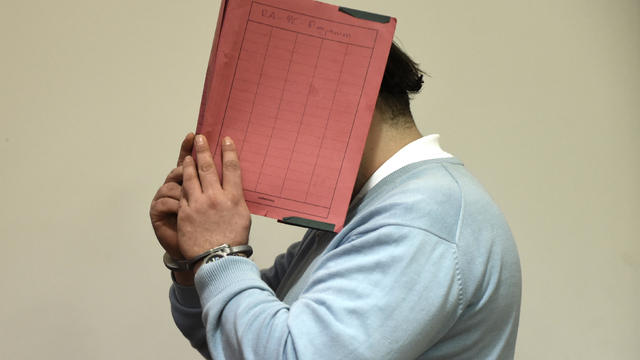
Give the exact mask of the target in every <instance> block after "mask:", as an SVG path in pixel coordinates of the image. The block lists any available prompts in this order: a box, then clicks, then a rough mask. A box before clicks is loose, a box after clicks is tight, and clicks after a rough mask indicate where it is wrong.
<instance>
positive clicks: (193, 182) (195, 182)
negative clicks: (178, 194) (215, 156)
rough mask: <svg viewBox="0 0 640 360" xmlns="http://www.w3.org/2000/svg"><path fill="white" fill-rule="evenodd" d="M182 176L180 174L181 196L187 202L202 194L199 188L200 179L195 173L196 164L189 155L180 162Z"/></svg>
mask: <svg viewBox="0 0 640 360" xmlns="http://www.w3.org/2000/svg"><path fill="white" fill-rule="evenodd" d="M182 166H183V168H184V169H183V174H182V194H183V197H184V198H185V199H186V200H187V201H188V200H189V199H191V198H193V196H195V195H197V194H201V193H202V187H200V179H198V173H197V172H196V164H195V162H194V161H193V158H192V157H191V156H190V155H187V157H185V158H184V161H183V162H182Z"/></svg>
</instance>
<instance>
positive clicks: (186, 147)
mask: <svg viewBox="0 0 640 360" xmlns="http://www.w3.org/2000/svg"><path fill="white" fill-rule="evenodd" d="M193 138H194V135H193V133H192V132H190V133H188V134H187V136H185V138H184V140H182V145H180V155H178V166H180V165H182V162H183V161H184V158H186V157H187V156H188V155H191V150H192V149H193Z"/></svg>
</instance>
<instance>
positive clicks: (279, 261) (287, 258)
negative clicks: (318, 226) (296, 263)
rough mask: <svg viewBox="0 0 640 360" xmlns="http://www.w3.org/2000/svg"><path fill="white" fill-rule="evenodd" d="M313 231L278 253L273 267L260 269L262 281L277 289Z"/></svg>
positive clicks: (272, 288) (274, 289)
mask: <svg viewBox="0 0 640 360" xmlns="http://www.w3.org/2000/svg"><path fill="white" fill-rule="evenodd" d="M311 233H312V230H309V231H307V232H306V233H305V235H304V237H303V238H302V240H300V241H298V242H295V243H293V244H292V245H290V246H289V248H287V251H286V252H285V253H282V254H280V255H278V256H277V257H276V260H275V261H274V263H273V265H272V266H271V267H269V268H267V269H262V270H260V276H261V278H262V281H264V282H265V283H267V285H268V286H269V287H270V288H271V290H273V291H276V290H277V289H278V286H279V285H280V281H281V280H282V278H283V277H284V274H286V273H287V270H288V269H289V267H290V266H291V263H292V262H293V259H295V257H296V256H297V255H298V251H299V250H300V247H301V246H302V244H303V243H304V242H305V240H306V239H308V238H309V235H310V234H311Z"/></svg>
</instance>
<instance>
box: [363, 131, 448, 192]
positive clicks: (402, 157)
mask: <svg viewBox="0 0 640 360" xmlns="http://www.w3.org/2000/svg"><path fill="white" fill-rule="evenodd" d="M450 157H453V155H451V154H449V153H447V152H445V151H443V150H442V148H440V135H439V134H431V135H427V136H423V137H421V138H420V139H417V140H414V141H412V142H410V143H408V144H407V145H405V146H404V147H402V148H401V149H400V150H398V152H396V153H395V154H393V156H391V157H390V158H389V159H387V161H385V162H384V163H383V164H382V165H381V166H380V167H379V168H378V169H377V170H376V171H375V172H374V173H373V175H371V177H370V178H369V179H368V180H367V182H366V183H364V185H363V186H362V189H360V192H359V193H358V195H356V197H354V198H353V200H352V201H351V203H356V202H357V201H358V200H360V199H361V198H362V197H364V196H365V195H366V194H367V192H368V191H369V190H371V188H373V187H374V186H375V185H376V184H377V183H379V182H380V180H382V179H384V178H385V177H387V176H388V175H390V174H391V173H393V172H394V171H396V170H398V169H400V168H402V167H405V166H407V165H409V164H413V163H415V162H419V161H424V160H433V159H441V158H450Z"/></svg>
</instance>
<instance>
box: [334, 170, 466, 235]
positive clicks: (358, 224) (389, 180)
mask: <svg viewBox="0 0 640 360" xmlns="http://www.w3.org/2000/svg"><path fill="white" fill-rule="evenodd" d="M443 160H446V159H443ZM450 166H459V167H461V166H462V165H461V163H460V162H458V161H451V160H450V161H423V162H419V163H414V164H411V165H408V166H405V167H403V168H402V169H400V170H397V171H396V172H394V173H393V174H391V175H389V176H387V177H386V178H384V179H383V180H382V181H380V183H378V184H377V185H376V186H374V187H373V188H372V189H371V190H370V191H369V193H367V195H366V196H365V197H364V199H363V200H362V201H361V202H360V203H359V204H356V205H354V206H352V208H351V209H350V212H349V218H348V223H347V226H345V230H346V231H347V232H353V234H359V233H363V232H364V233H366V232H370V231H372V230H374V229H376V228H380V227H385V226H396V227H397V226H399V227H407V228H413V229H415V230H416V231H418V232H423V231H426V232H429V233H432V234H434V235H436V236H438V237H440V238H442V239H443V240H446V241H448V242H452V243H453V242H455V237H456V228H457V224H458V221H459V218H460V215H461V210H462V204H463V192H462V189H461V187H460V183H459V181H458V179H457V178H456V177H457V176H459V175H457V174H453V173H452V172H451V170H450V169H448V167H450Z"/></svg>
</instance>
